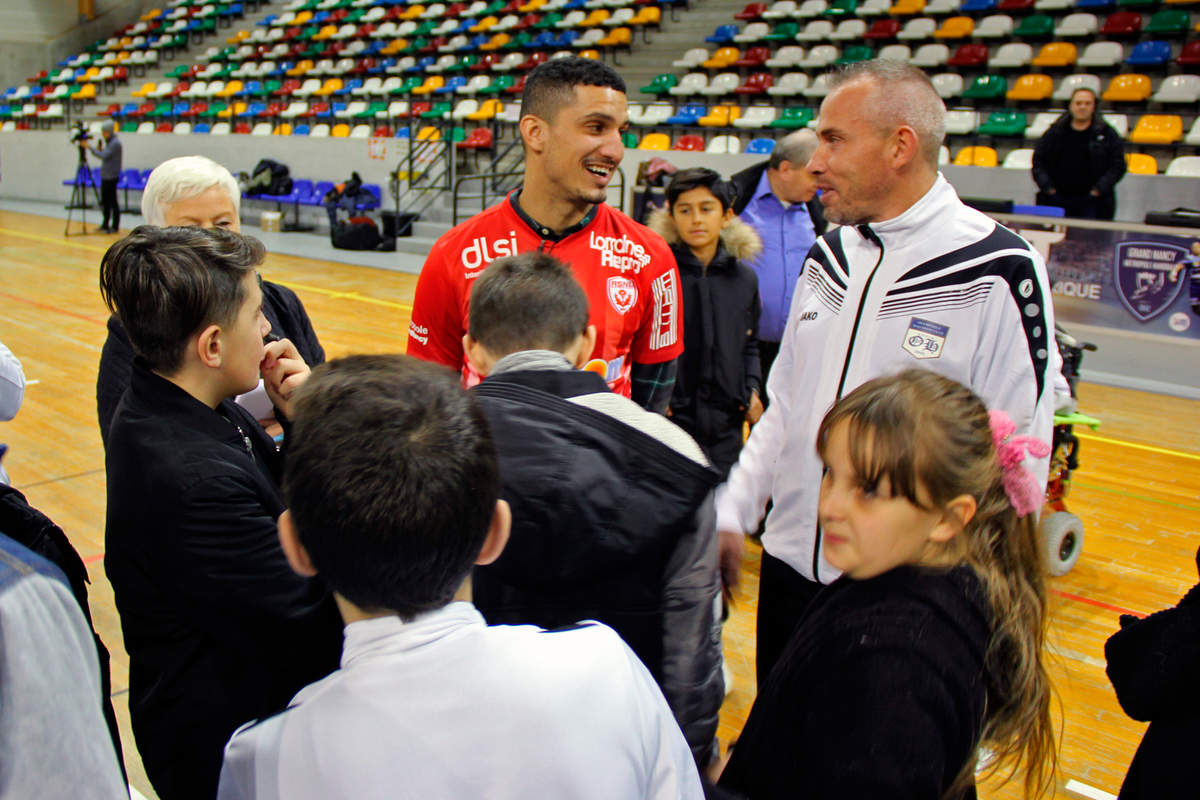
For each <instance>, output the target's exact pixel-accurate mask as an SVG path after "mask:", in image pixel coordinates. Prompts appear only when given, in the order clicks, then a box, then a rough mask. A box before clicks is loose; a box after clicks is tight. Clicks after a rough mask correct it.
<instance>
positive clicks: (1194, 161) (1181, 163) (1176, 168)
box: [1164, 156, 1200, 178]
mask: <svg viewBox="0 0 1200 800" xmlns="http://www.w3.org/2000/svg"><path fill="white" fill-rule="evenodd" d="M1164 174H1165V175H1170V176H1171V177H1173V178H1200V156H1176V157H1175V158H1173V159H1171V163H1169V164H1167V171H1166V172H1165V173H1164Z"/></svg>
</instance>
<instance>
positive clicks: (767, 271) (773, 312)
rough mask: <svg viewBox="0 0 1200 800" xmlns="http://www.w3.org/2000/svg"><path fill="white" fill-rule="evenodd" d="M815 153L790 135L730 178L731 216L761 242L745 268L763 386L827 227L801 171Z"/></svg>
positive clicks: (799, 136)
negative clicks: (754, 281)
mask: <svg viewBox="0 0 1200 800" xmlns="http://www.w3.org/2000/svg"><path fill="white" fill-rule="evenodd" d="M816 149H817V137H816V134H814V133H813V132H812V131H810V130H808V129H807V128H804V129H802V130H798V131H795V132H793V133H789V134H788V135H787V136H785V137H783V138H782V139H780V140H779V142H778V143H777V144H776V145H775V149H774V150H772V151H771V157H770V158H769V159H767V160H766V161H764V162H762V163H761V164H755V165H754V166H753V167H750V168H748V169H744V170H742V171H741V172H739V173H737V174H736V175H734V176H733V177H732V178H730V183H732V184H733V186H734V188H735V189H737V200H736V201H734V204H733V213H734V214H736V215H737V216H739V217H741V219H742V221H743V222H745V223H747V224H748V225H750V227H752V228H754V230H756V231H758V235H759V236H760V237H762V241H763V249H762V253H761V254H760V255H759V256H758V257H757V258H755V259H753V260H748V261H747V262H746V263H747V264H748V265H749V266H750V267H751V268H752V269H753V270H754V271H755V272H756V273H757V274H758V293H759V295H760V296H761V297H762V317H761V319H760V320H759V328H758V358H759V361H760V362H761V364H762V380H763V383H764V384H765V383H766V381H767V376H768V375H769V374H770V372H771V364H773V363H774V361H775V356H777V355H778V354H779V342H780V340H781V339H783V327H784V324H785V323H786V322H787V316H788V309H790V308H791V305H792V295H793V294H795V289H796V281H797V280H798V279H799V278H800V273H801V272H802V271H803V270H804V258H805V256H806V255H807V254H808V249H809V248H810V247H812V245H813V242H815V241H816V240H817V237H818V236H820V235H821V234H823V233H825V228H826V227H827V223H826V222H825V214H824V212H823V211H822V206H821V201H820V200H819V199H817V184H816V183H815V182H814V181H813V178H812V176H811V175H809V174H808V170H807V169H805V165H806V164H808V160H809V159H810V158H812V154H813V153H814V152H815V151H816ZM763 400H764V402H765V401H766V398H765V397H764V398H763Z"/></svg>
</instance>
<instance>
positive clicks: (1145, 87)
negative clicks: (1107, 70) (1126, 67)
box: [1101, 72, 1150, 103]
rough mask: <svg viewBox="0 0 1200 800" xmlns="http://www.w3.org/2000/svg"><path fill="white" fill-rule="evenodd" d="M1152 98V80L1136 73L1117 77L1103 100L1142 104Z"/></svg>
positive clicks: (1109, 86) (1109, 85) (1110, 83)
mask: <svg viewBox="0 0 1200 800" xmlns="http://www.w3.org/2000/svg"><path fill="white" fill-rule="evenodd" d="M1149 97H1150V78H1149V77H1148V76H1146V75H1142V74H1140V73H1136V72H1130V73H1126V74H1124V75H1117V76H1115V77H1113V79H1112V81H1110V82H1109V84H1108V88H1107V89H1105V90H1104V94H1103V95H1101V99H1102V100H1104V101H1106V102H1110V103H1140V102H1142V101H1144V100H1146V99H1147V98H1149Z"/></svg>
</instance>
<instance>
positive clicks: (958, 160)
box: [954, 146, 1000, 167]
mask: <svg viewBox="0 0 1200 800" xmlns="http://www.w3.org/2000/svg"><path fill="white" fill-rule="evenodd" d="M999 163H1000V160H999V159H998V158H997V157H996V150H995V148H992V147H980V146H975V147H964V148H963V149H962V150H959V151H958V155H956V156H955V157H954V166H956V167H994V166H996V165H998V164H999Z"/></svg>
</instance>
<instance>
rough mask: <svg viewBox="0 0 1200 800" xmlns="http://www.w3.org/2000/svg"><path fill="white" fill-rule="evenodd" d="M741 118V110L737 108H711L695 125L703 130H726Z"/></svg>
mask: <svg viewBox="0 0 1200 800" xmlns="http://www.w3.org/2000/svg"><path fill="white" fill-rule="evenodd" d="M741 116H742V109H741V108H740V107H739V106H713V107H712V108H710V109H709V110H708V114H706V115H705V116H703V117H701V118H700V119H698V120H697V123H699V125H700V126H701V127H704V128H727V127H729V126H730V125H732V124H733V121H734V120H735V119H738V118H739V117H741Z"/></svg>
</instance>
